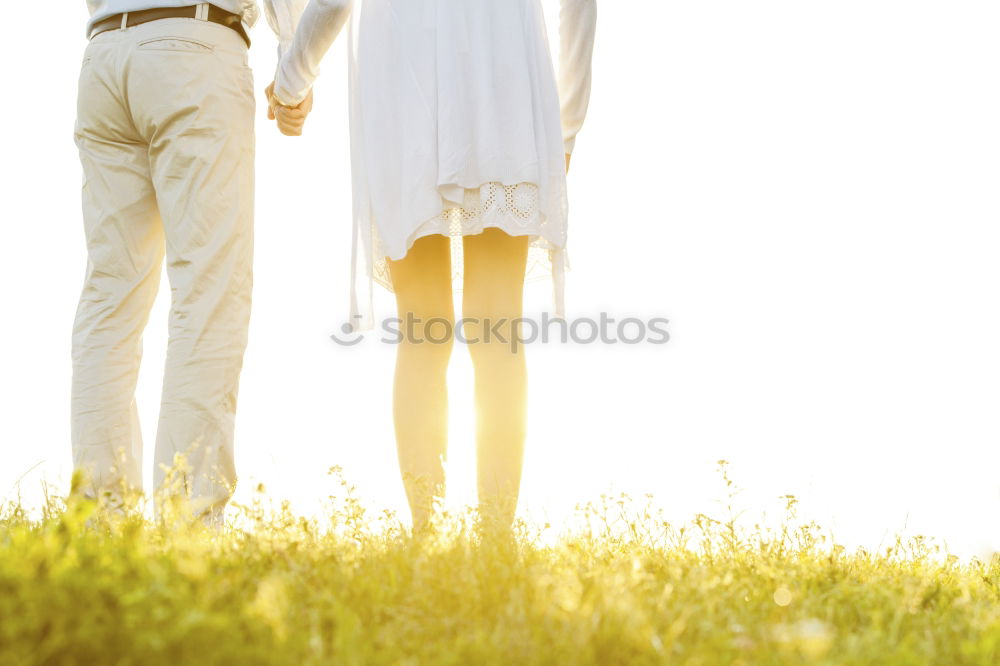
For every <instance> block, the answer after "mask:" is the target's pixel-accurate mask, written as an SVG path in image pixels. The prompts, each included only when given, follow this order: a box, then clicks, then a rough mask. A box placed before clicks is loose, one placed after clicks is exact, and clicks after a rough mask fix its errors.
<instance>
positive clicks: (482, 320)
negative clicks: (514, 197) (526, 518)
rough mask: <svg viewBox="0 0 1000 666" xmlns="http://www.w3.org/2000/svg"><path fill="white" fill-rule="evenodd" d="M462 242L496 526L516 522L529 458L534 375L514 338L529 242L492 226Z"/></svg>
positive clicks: (490, 510) (483, 456)
mask: <svg viewBox="0 0 1000 666" xmlns="http://www.w3.org/2000/svg"><path fill="white" fill-rule="evenodd" d="M463 240H464V243H465V246H464V249H465V286H464V295H463V308H462V318H463V319H465V320H468V319H472V320H473V321H472V322H468V321H466V323H465V326H464V328H463V330H464V333H465V336H466V339H467V340H468V341H469V351H470V353H471V354H472V363H473V366H474V368H475V375H476V378H475V391H476V396H475V401H476V450H477V467H478V481H479V503H480V509H481V511H485V513H486V514H487V517H489V518H490V519H491V520H493V521H495V522H496V524H497V526H499V527H509V526H510V525H511V523H512V522H513V520H514V512H515V510H516V509H517V496H518V493H519V491H520V487H521V466H522V463H523V461H524V438H525V423H526V416H527V393H528V375H527V367H526V365H525V357H524V349H523V347H522V346H520V345H519V344H516V345H515V344H512V342H513V339H514V337H513V336H515V335H516V328H517V327H516V325H515V324H514V321H515V320H517V319H518V318H520V317H521V316H522V310H523V292H524V272H525V267H526V265H527V258H528V243H529V239H528V237H527V236H510V235H508V234H506V233H504V232H503V231H501V230H499V229H495V228H490V229H486V230H485V231H484V232H483V233H482V234H478V235H476V236H466V237H465V238H464V239H463ZM498 322H503V323H502V324H501V325H499V326H497V325H496V324H497V323H498ZM497 332H499V333H500V335H495V334H496V333H497Z"/></svg>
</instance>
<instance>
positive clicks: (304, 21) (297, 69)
mask: <svg viewBox="0 0 1000 666" xmlns="http://www.w3.org/2000/svg"><path fill="white" fill-rule="evenodd" d="M290 1H292V2H295V1H296V0H290ZM350 13H351V0H311V1H310V2H309V5H308V6H307V7H306V9H305V11H304V12H303V13H302V18H301V20H300V21H299V22H298V28H297V29H296V31H295V36H294V38H293V39H292V40H291V43H290V44H289V46H288V48H287V50H286V51H285V52H284V55H283V56H282V58H281V62H280V63H279V64H278V72H277V74H276V75H275V80H274V90H273V95H274V99H275V100H276V101H277V102H278V103H279V104H281V105H282V106H285V107H295V106H298V105H299V104H301V103H302V102H303V101H304V100H305V99H306V98H307V97H308V96H309V95H310V92H311V91H312V86H313V83H314V82H315V81H316V77H318V76H319V64H320V61H322V59H323V56H324V55H326V52H327V51H328V50H329V49H330V46H331V45H332V44H333V42H334V40H335V39H336V38H337V35H339V34H340V31H341V30H342V29H343V27H344V24H345V23H346V22H347V18H348V16H350Z"/></svg>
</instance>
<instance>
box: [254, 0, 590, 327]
mask: <svg viewBox="0 0 1000 666" xmlns="http://www.w3.org/2000/svg"><path fill="white" fill-rule="evenodd" d="M265 11H266V13H267V15H268V18H269V20H270V22H271V25H272V27H274V28H276V31H277V32H278V34H279V39H280V40H281V42H282V47H281V51H282V52H283V56H282V58H281V61H280V64H279V66H278V72H277V76H276V81H275V96H276V97H277V99H278V100H279V101H280V102H282V103H283V104H287V105H292V106H294V105H296V104H297V103H298V102H299V101H301V100H302V99H303V98H304V97H305V96H306V94H307V93H308V91H309V89H310V87H311V86H312V84H313V82H314V80H315V78H316V76H317V75H318V73H319V62H320V60H321V59H322V56H323V54H324V53H325V52H326V50H327V49H328V48H329V46H330V44H331V43H332V42H333V40H334V39H335V38H336V36H337V34H338V33H339V32H340V30H341V28H342V27H343V25H344V24H345V23H346V22H347V21H348V20H349V21H350V27H349V39H350V43H349V49H348V52H349V60H350V66H349V78H350V104H351V113H350V118H351V159H352V177H353V195H354V248H353V259H352V266H353V271H354V275H353V280H352V295H351V322H352V324H353V326H354V328H355V329H356V330H365V329H369V328H371V327H372V326H373V323H374V322H373V316H372V291H373V289H372V285H373V283H374V282H379V283H381V284H383V285H384V286H386V287H388V288H390V289H391V288H392V285H391V280H390V276H389V271H388V270H387V267H386V259H401V258H403V257H404V256H406V253H407V252H408V250H409V249H410V247H411V246H412V245H413V243H414V241H416V240H417V239H418V238H420V237H422V236H426V235H429V234H445V235H451V236H452V237H453V238H455V239H456V240H459V239H460V237H461V236H463V235H468V234H476V233H480V232H481V231H482V230H483V229H484V228H486V227H498V228H500V229H502V230H504V231H505V232H507V233H508V234H511V235H526V236H529V237H530V238H531V248H532V250H531V257H530V260H529V268H528V273H529V277H531V276H532V275H533V274H537V273H538V272H540V271H544V272H546V273H549V274H550V275H551V277H552V280H553V287H554V309H555V312H556V314H557V316H562V315H563V290H564V272H565V270H566V268H567V261H566V226H567V200H566V169H565V154H566V153H570V152H572V149H573V144H574V142H575V138H576V134H577V132H578V131H579V130H580V127H581V125H582V124H583V118H584V116H585V115H586V109H587V103H588V101H589V96H590V62H591V55H592V51H593V40H594V32H595V25H596V0H562V4H561V12H560V43H561V49H560V51H561V54H560V78H559V82H558V85H557V81H556V76H555V72H554V68H553V64H552V57H551V54H550V51H549V45H548V38H547V35H546V29H545V21H544V17H543V15H542V6H541V0H354V2H353V7H352V6H351V3H349V2H346V1H345V0H312V1H311V2H310V3H309V4H308V6H306V7H305V10H304V12H303V13H302V14H301V20H297V19H298V14H299V13H300V12H302V8H301V0H270V1H269V2H265ZM296 23H297V26H298V27H297V30H295V32H294V36H293V35H292V31H291V30H290V29H289V28H290V27H291V26H295V25H296ZM453 248H454V249H455V251H454V252H453V267H454V272H455V274H456V276H457V275H460V273H461V251H460V250H461V246H460V243H457V242H456V243H454V244H453Z"/></svg>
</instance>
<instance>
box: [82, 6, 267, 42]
mask: <svg viewBox="0 0 1000 666" xmlns="http://www.w3.org/2000/svg"><path fill="white" fill-rule="evenodd" d="M197 16H198V6H197V5H191V6H190V7H161V8H158V9H144V10H142V11H138V12H128V19H127V20H126V23H125V26H126V27H128V28H131V27H133V26H137V25H142V24H143V23H149V22H150V21H159V20H160V19H167V18H197ZM207 20H209V21H211V22H212V23H218V24H219V25H224V26H226V27H227V28H232V29H233V30H235V31H236V32H237V33H239V35H240V37H242V38H243V41H245V42H246V43H247V47H249V46H250V36H249V35H248V34H247V31H246V29H245V28H244V27H243V20H242V19H241V18H240V17H239V15H238V14H232V13H230V12H227V11H225V10H224V9H219V8H218V7H216V6H215V5H209V6H208V19H207ZM121 27H122V15H121V14H115V15H114V16H109V17H108V18H106V19H103V20H101V21H98V22H97V23H95V24H94V27H93V28H91V30H90V38H91V39H93V38H94V37H96V36H97V35H99V34H101V33H102V32H107V31H108V30H119V29H121Z"/></svg>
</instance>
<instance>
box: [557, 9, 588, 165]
mask: <svg viewBox="0 0 1000 666" xmlns="http://www.w3.org/2000/svg"><path fill="white" fill-rule="evenodd" d="M596 32H597V0H560V12H559V102H560V104H561V107H562V109H561V110H562V126H563V141H564V142H565V145H566V154H567V155H569V154H571V153H572V152H573V147H574V145H575V144H576V135H577V134H578V133H579V132H580V128H581V127H583V121H584V119H585V118H586V116H587V106H588V105H589V104H590V81H591V61H592V59H593V54H594V35H595V33H596Z"/></svg>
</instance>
